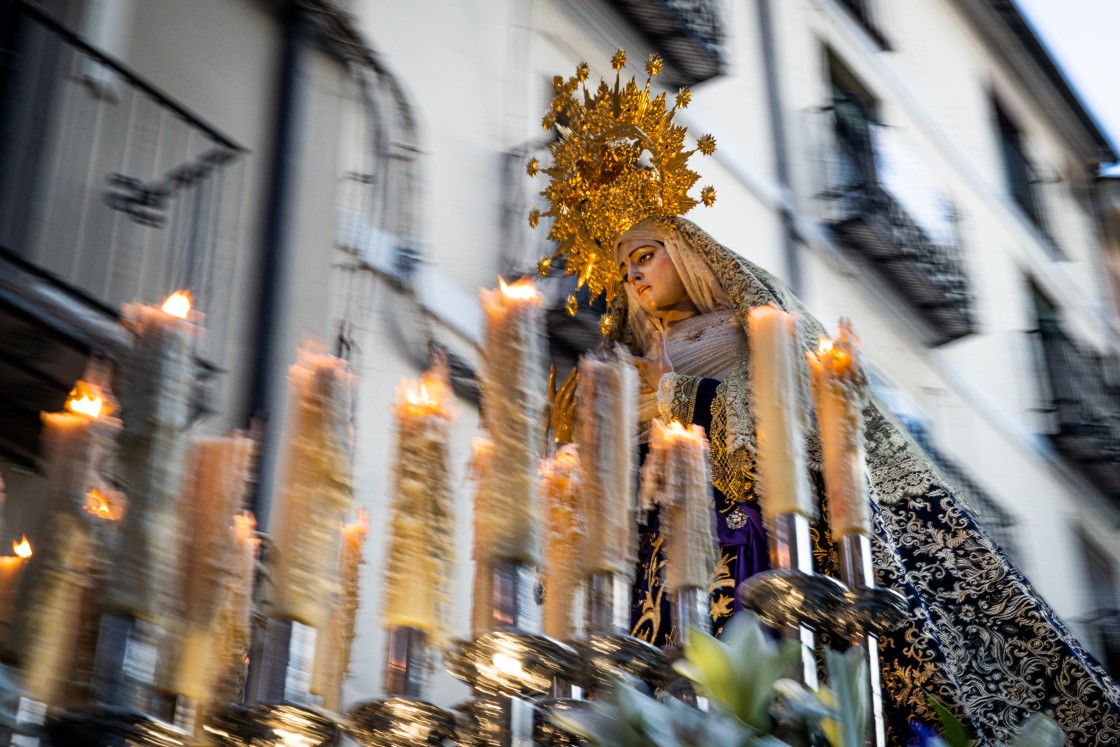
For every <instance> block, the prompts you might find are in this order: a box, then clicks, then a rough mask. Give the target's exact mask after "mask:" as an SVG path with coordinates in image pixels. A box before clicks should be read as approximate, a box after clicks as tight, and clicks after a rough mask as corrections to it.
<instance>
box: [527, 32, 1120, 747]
mask: <svg viewBox="0 0 1120 747" xmlns="http://www.w3.org/2000/svg"><path fill="white" fill-rule="evenodd" d="M620 54H621V53H620ZM614 62H615V69H616V71H618V70H620V69H621V67H622V65H624V64H625V58H624V57H621V58H620V57H619V56H616V58H615V60H614ZM658 69H659V63H657V62H656V60H651V62H650V63H649V64H648V65H647V72H649V73H650V77H653V76H654V75H656V73H657V70H658ZM586 77H587V69H586V66H585V65H581V66H580V67H579V68H578V69H577V73H576V75H575V76H574V77H573V78H570V79H568V80H567V81H564V80H562V79H559V78H558V79H557V80H556V101H554V104H553V108H552V113H551V114H550V115H549V116H548V117H546V121H545V124H546V126H547V125H549V124H553V123H555V118H556V113H557V112H564V115H565V119H566V120H567V122H568V127H566V128H565V129H562V130H561V138H560V140H559V141H558V143H557V144H556V145H554V146H553V148H552V154H553V159H554V161H555V164H554V166H553V167H551V168H550V169H548V170H546V173H548V174H549V176H550V177H551V183H550V184H549V186H548V188H546V190H545V191H544V193H543V194H545V196H546V197H548V198H549V200H550V202H551V209H550V210H549V211H548V213H546V215H548V216H550V217H552V218H553V227H552V231H551V233H550V236H551V237H552V238H554V239H556V240H557V241H558V242H559V249H558V250H557V254H556V255H555V257H556V258H563V260H564V261H565V262H566V263H567V267H566V269H567V271H569V272H572V273H576V274H578V275H579V278H580V282H581V283H586V284H587V285H589V286H591V292H592V295H593V296H594V295H597V293H598V292H605V293H607V295H608V297H609V298H611V299H612V300H611V304H610V310H609V311H608V313H607V314H606V315H605V316H604V317H603V320H602V323H601V329H602V331H603V332H604V334H605V335H607V336H608V337H610V338H612V339H614V340H616V341H618V342H620V343H622V344H623V345H625V346H626V347H627V348H628V349H629V350H630V352H631V353H632V354H633V355H635V356H637V357H639V358H640V359H641V361H640V364H639V367H640V369H641V371H640V372H641V374H642V379H643V382H644V386H643V392H642V395H641V402H640V419H641V423H640V425H639V427H640V429H641V433H642V436H643V440H644V441H648V432H649V426H650V422H651V421H652V419H653V418H654V417H662V418H666V419H668V418H673V419H676V420H679V421H682V422H684V423H697V424H700V425H702V426H703V427H704V429H705V431H706V432H707V434H708V438H709V442H710V455H711V467H712V477H713V480H712V482H713V495H714V499H715V501H714V504H715V509H716V510H715V520H716V529H717V532H716V534H717V536H718V539H719V544H720V549H721V558H720V562H719V565H718V568H717V572H716V574H715V576H714V578H713V580H712V587H711V609H710V611H711V619H712V622H713V629H714V630H716V631H718V630H719V629H720V628H722V625H723V623H724V622H726V620H727V619H728V618H729V617H730V616H731V615H732V614H733V613H734V612H735V611H736V605H737V602H736V595H735V589H736V587H737V586H738V585H739V583H740V582H742V581H743V580H744V579H746V578H748V577H749V576H751V575H753V574H754V573H757V572H759V571H761V570H763V569H765V568H767V567H768V548H767V541H766V530H765V526H764V522H763V519H762V515H761V513H760V511H759V508H758V504H757V499H756V490H755V481H754V474H755V461H754V456H755V450H756V446H757V443H756V440H755V429H754V416H753V409H752V403H751V397H750V392H751V382H750V375H751V369H750V349H749V345H748V339H747V336H746V334H745V332H744V330H745V329H746V325H747V314H748V312H749V310H750V309H751V308H752V307H755V306H761V305H765V304H769V303H772V304H775V305H777V306H778V307H780V308H782V309H784V310H786V311H791V312H795V313H796V314H797V315H798V316H799V317H800V329H801V335H802V339H801V342H802V345H803V347H804V349H805V350H806V351H808V350H813V349H816V345H817V339H818V336H819V335H821V334H823V333H824V332H825V330H824V327H823V326H822V325H821V324H820V323H819V322H818V321H817V320H816V319H815V318H814V317H813V316H812V314H810V313H809V311H808V310H807V309H806V308H805V307H804V306H803V305H802V304H801V302H800V301H799V300H798V299H797V298H796V297H795V296H794V295H793V294H792V293H791V292H790V291H789V289H788V288H786V286H785V285H784V284H783V283H782V282H781V281H780V280H778V279H777V278H775V277H774V276H772V275H770V274H769V273H767V272H766V271H765V270H763V269H761V268H759V267H757V266H756V265H754V264H752V263H751V262H749V261H747V260H745V259H743V258H742V257H741V256H739V255H737V254H735V253H734V252H732V251H730V250H729V249H727V248H725V247H723V246H721V245H720V244H719V243H718V242H717V241H715V240H714V239H713V238H712V237H711V236H709V235H708V234H707V233H705V232H704V231H703V230H701V229H700V228H698V227H697V226H696V225H695V224H693V223H692V222H690V221H688V220H685V219H683V218H680V217H678V216H679V214H680V213H683V212H685V211H686V210H687V209H688V208H690V207H692V205H694V204H696V201H695V200H691V199H690V198H688V197H687V190H688V189H689V188H691V187H692V185H693V184H694V183H695V181H696V179H697V176H696V175H695V173H694V172H691V171H688V170H687V168H686V167H684V166H683V163H684V159H685V158H687V155H688V153H684V154H683V155H684V158H679V157H678V156H679V155H681V153H682V151H681V146H682V144H683V139H684V131H683V128H680V127H678V126H675V125H672V124H671V119H672V114H673V112H674V111H675V110H676V109H677V108H682V107H683V106H685V105H687V103H688V94H687V92H682V93H681V94H678V96H677V101H676V105H675V106H674V107H673V109H671V110H667V109H666V106H665V98H664V95H661V96H658V97H653V98H652V99H651V98H650V96H649V91H650V84H649V81H648V80H647V82H646V86H645V89H644V90H643V89H642V87H640V86H639V85H637V84H636V83H635V82H634V81H630V82H629V83H628V84H622V83H621V82H620V81H619V80H618V79H617V78H616V81H615V85H614V87H613V89H612V88H610V87H609V86H608V85H607V84H605V83H604V84H602V85H601V86H600V87H599V88H598V90H597V92H596V93H595V94H594V95H593V96H590V95H588V96H587V97H586V98H585V97H584V95H583V94H580V95H578V96H576V95H573V94H575V93H576V90H577V88H578V87H579V85H580V84H582V83H583V82H584V81H585V80H586ZM697 149H698V150H700V151H701V152H702V153H705V154H707V153H709V152H711V150H712V149H714V140H712V139H711V138H710V136H705V137H704V138H701V139H700V142H699V144H698V148H697ZM645 151H648V152H650V153H651V154H652V157H651V158H650V162H651V163H652V166H643V165H642V162H641V156H642V153H643V152H645ZM592 165H594V166H595V167H596V168H597V169H598V170H597V171H596V170H595V169H592V168H589V167H590V166H592ZM536 168H537V165H536V163H535V162H533V163H531V164H530V173H532V172H534V171H535V170H536ZM643 173H644V177H645V178H644V181H643V178H642V177H643ZM592 174H594V175H595V176H594V177H592ZM573 185H576V187H573ZM620 195H621V196H620ZM713 199H714V194H713V193H712V192H711V191H710V190H708V189H705V190H704V191H703V192H702V193H701V200H702V201H704V202H705V203H709V204H710V202H712V200H713ZM642 210H644V211H645V215H646V216H652V217H641V215H640V212H641V211H642ZM659 213H663V215H659ZM538 217H539V216H538V215H536V214H534V215H533V216H532V217H531V218H530V221H531V222H532V223H534V224H535V222H536V220H537V219H538ZM546 262H547V260H546ZM863 436H864V448H865V451H866V459H867V471H868V475H869V478H870V486H871V495H872V511H873V516H874V530H875V532H874V538H873V550H874V565H875V570H876V577H877V582H878V583H879V584H880V585H881V586H885V587H889V588H892V589H894V590H896V591H898V592H900V593H901V594H903V595H904V596H905V598H906V600H907V603H908V607H909V614H908V616H907V619H906V621H905V623H904V624H903V626H902V627H901V628H900V629H899V630H897V631H895V632H894V633H892V634H889V635H887V636H885V637H884V638H882V639H881V641H880V658H881V661H882V666H883V671H882V679H883V684H884V689H885V693H886V700H887V703H886V706H887V716H888V729H889V730H890V732H891V733H890V735H889V737H890V739H889V741H890V743H892V744H903V743H905V742H906V740H907V738H908V736H909V734H908V721H909V720H911V719H914V718H917V719H921V720H926V721H932V720H933V718H934V717H933V714H932V712H931V711H930V710H929V702H928V697H929V696H932V697H933V698H935V699H936V700H937V701H939V702H940V703H941V704H942V705H944V706H946V707H947V708H948V709H949V710H950V711H952V712H953V713H954V715H956V716H957V717H958V718H960V719H961V720H962V721H964V722H965V723H966V724H968V725H969V726H971V728H972V729H973V731H974V733H975V734H976V735H977V736H978V737H979V738H980V739H981V741H983V742H992V741H1002V740H1006V739H1008V738H1009V737H1010V736H1011V734H1012V733H1013V732H1014V730H1015V728H1016V726H1017V725H1018V724H1019V723H1020V722H1022V721H1023V720H1024V719H1025V718H1026V717H1027V716H1028V715H1030V714H1031V713H1034V712H1042V713H1045V714H1047V715H1048V716H1050V717H1051V718H1053V719H1054V720H1055V721H1056V722H1057V723H1058V724H1059V725H1060V726H1061V728H1062V729H1063V731H1064V732H1065V734H1066V737H1067V739H1068V741H1069V743H1071V744H1116V743H1120V688H1117V686H1116V684H1115V683H1114V682H1113V681H1112V679H1111V678H1110V677H1109V676H1108V674H1107V673H1106V672H1105V671H1104V669H1103V668H1102V667H1101V666H1100V665H1099V664H1098V663H1097V662H1096V661H1095V660H1094V659H1093V658H1092V657H1091V656H1090V655H1089V654H1088V653H1087V652H1086V651H1085V649H1084V648H1083V647H1082V646H1081V645H1080V644H1079V643H1078V642H1077V641H1076V640H1075V639H1074V638H1073V636H1072V635H1070V633H1069V631H1068V630H1067V629H1066V628H1065V626H1064V625H1063V624H1062V622H1061V621H1060V620H1059V619H1058V618H1057V617H1056V615H1055V614H1054V612H1053V611H1052V610H1051V609H1050V607H1049V605H1047V603H1046V602H1045V601H1044V600H1043V599H1042V598H1041V597H1039V595H1038V594H1037V593H1036V592H1035V590H1034V588H1033V587H1032V586H1031V584H1030V582H1029V581H1027V580H1026V579H1025V578H1024V577H1023V575H1022V574H1021V573H1019V571H1018V570H1016V569H1015V567H1014V566H1013V565H1012V564H1011V562H1010V561H1009V560H1008V558H1007V557H1006V556H1005V555H1004V554H1003V552H1002V551H1001V550H1000V549H999V548H998V547H997V546H996V545H995V544H994V543H993V542H992V540H991V539H990V538H989V536H988V535H987V534H986V533H985V531H984V530H983V528H982V527H981V526H980V525H979V524H978V523H977V522H976V521H975V519H974V518H973V516H972V514H971V513H970V511H969V509H968V507H967V506H966V505H965V504H964V502H963V501H962V500H961V499H960V498H959V497H958V495H957V493H956V491H955V489H954V488H953V486H952V485H951V484H950V483H949V482H948V481H947V480H946V479H945V478H944V476H943V475H941V474H940V472H939V471H938V469H937V468H936V467H935V466H934V465H933V463H932V462H931V461H930V459H929V458H928V457H927V456H926V455H925V453H924V452H923V451H922V450H921V448H920V447H919V446H918V445H917V444H916V443H915V442H914V441H913V440H912V439H911V438H910V437H909V435H908V434H907V432H906V431H905V430H904V429H903V428H902V427H901V426H900V425H899V424H898V423H897V422H896V421H895V419H894V418H893V416H892V415H891V414H890V412H889V411H888V410H887V409H886V408H885V407H883V406H882V405H880V404H879V403H878V402H877V401H876V400H875V398H874V397H871V398H870V400H869V402H868V404H867V406H866V408H865V411H864V433H863ZM807 440H808V443H807V449H806V453H807V454H808V455H809V456H808V462H809V464H808V465H807V468H808V469H809V470H810V473H811V474H812V475H814V481H815V483H816V484H817V485H818V486H819V485H820V483H821V481H820V478H819V475H820V445H819V439H818V437H817V436H816V434H815V433H814V432H813V430H812V428H810V429H809V433H808V436H807ZM818 492H822V491H818ZM821 499H822V500H823V499H824V496H823V495H821ZM821 513H822V515H827V512H823V511H822V512H821ZM640 530H641V531H640V546H639V568H638V572H637V578H636V581H635V586H634V604H633V622H634V631H633V632H634V634H635V635H637V636H639V637H642V638H644V639H646V640H649V641H651V642H654V643H664V642H665V641H666V639H667V638H668V637H669V636H670V634H671V631H670V630H669V624H670V623H669V619H668V615H667V613H666V611H667V603H666V602H665V600H664V594H663V593H662V576H661V572H662V565H663V560H662V556H661V552H660V543H661V539H660V535H659V532H658V528H657V518H656V514H653V515H652V516H651V517H650V518H649V520H648V522H647V523H646V524H644V525H642V526H640ZM814 545H815V547H814V555H815V560H816V562H817V566H818V571H819V572H822V573H826V574H828V575H832V576H836V575H837V567H836V566H837V560H836V553H835V550H834V546H833V542H832V538H831V534H830V531H829V527H828V526H827V523H826V522H825V521H824V520H821V521H819V522H818V523H817V524H816V525H815V527H814ZM927 694H928V695H927Z"/></svg>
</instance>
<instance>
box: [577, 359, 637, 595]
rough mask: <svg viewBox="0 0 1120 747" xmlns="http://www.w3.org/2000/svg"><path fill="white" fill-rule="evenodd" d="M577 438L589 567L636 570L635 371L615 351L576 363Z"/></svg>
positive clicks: (590, 570) (630, 572)
mask: <svg viewBox="0 0 1120 747" xmlns="http://www.w3.org/2000/svg"><path fill="white" fill-rule="evenodd" d="M577 400H578V402H577V413H578V414H577V421H578V426H577V428H578V438H577V440H578V443H579V445H580V446H579V451H580V465H581V472H582V481H583V491H582V492H583V505H584V508H583V511H584V514H585V515H586V516H588V517H594V520H593V521H590V522H589V523H588V526H587V547H586V560H585V568H586V570H587V572H588V573H619V574H622V575H624V576H628V577H629V576H632V575H633V573H634V566H635V558H636V554H637V548H636V532H635V530H634V528H635V522H634V508H633V507H634V496H635V493H636V489H635V488H636V481H637V450H638V443H637V441H638V431H637V423H638V415H637V409H638V372H637V370H635V368H634V367H633V366H632V365H631V364H630V363H628V362H627V361H624V360H621V359H620V357H619V356H618V355H617V354H610V355H606V356H603V355H588V356H585V357H584V358H582V359H581V360H580V363H579V390H578V393H577Z"/></svg>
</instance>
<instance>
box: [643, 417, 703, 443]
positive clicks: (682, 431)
mask: <svg viewBox="0 0 1120 747" xmlns="http://www.w3.org/2000/svg"><path fill="white" fill-rule="evenodd" d="M653 422H654V427H653V430H654V440H657V441H660V442H662V443H676V442H678V441H700V440H702V439H703V438H704V429H703V428H701V427H700V426H698V425H689V426H686V425H685V424H684V423H682V422H681V421H679V420H676V419H673V420H670V421H669V422H668V423H662V422H661V421H660V420H654V421H653Z"/></svg>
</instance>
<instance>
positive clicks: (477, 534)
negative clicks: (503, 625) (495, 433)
mask: <svg viewBox="0 0 1120 747" xmlns="http://www.w3.org/2000/svg"><path fill="white" fill-rule="evenodd" d="M493 462H494V444H493V442H492V441H490V439H487V438H476V439H474V442H473V443H472V444H471V478H472V479H473V481H474V511H473V517H474V520H473V523H472V527H473V535H474V536H473V539H472V541H471V560H472V561H474V577H473V585H472V587H471V633H472V634H473V635H475V636H479V635H481V634H482V633H485V632H487V631H488V630H490V629H491V628H492V627H493V621H494V606H493V601H492V597H493V591H494V577H493V575H492V574H493V570H494V566H493V558H492V557H491V552H492V549H493V547H494V542H493V538H492V536H491V534H490V533H491V531H492V529H493V527H492V526H491V524H490V516H491V515H492V513H493V511H492V509H491V508H490V504H491V502H492V494H493V492H494V486H493V480H492V479H491V477H492V470H491V467H492V465H493Z"/></svg>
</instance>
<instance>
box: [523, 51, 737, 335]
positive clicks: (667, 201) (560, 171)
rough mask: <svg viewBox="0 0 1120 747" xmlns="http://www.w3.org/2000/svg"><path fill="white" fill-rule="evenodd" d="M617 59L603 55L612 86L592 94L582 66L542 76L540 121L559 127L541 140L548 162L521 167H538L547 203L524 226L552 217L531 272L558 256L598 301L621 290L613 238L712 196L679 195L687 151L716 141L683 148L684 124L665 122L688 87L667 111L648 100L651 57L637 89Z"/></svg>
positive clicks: (682, 103)
mask: <svg viewBox="0 0 1120 747" xmlns="http://www.w3.org/2000/svg"><path fill="white" fill-rule="evenodd" d="M624 65H626V52H624V51H623V50H621V49H620V50H618V51H617V52H615V54H614V57H612V58H611V66H612V67H613V68H614V70H615V79H614V87H613V88H612V87H610V86H609V85H608V84H607V82H606V81H605V80H600V81H599V87H598V88H597V89H595V91H594V92H592V91H589V90H588V88H587V86H586V83H587V77H588V73H589V70H588V66H587V63H586V62H581V63H579V65H578V66H576V72H575V75H573V76H572V77H570V78H568V79H567V80H564V78H563V77H562V76H559V75H557V76H556V77H555V78H553V79H552V86H553V89H554V90H555V95H554V96H553V98H552V104H551V106H550V107H549V110H548V113H547V114H545V116H544V120H543V121H542V123H541V124H542V125H543V126H544V129H546V130H547V129H549V128H551V127H553V126H555V127H556V129H557V131H558V132H559V133H560V137H559V139H558V140H556V141H555V142H553V143H552V144H551V145H550V146H549V151H550V152H551V154H552V166H551V167H549V168H541V166H540V163H539V161H538V160H537V159H536V158H535V157H534V158H531V159H530V160H529V163H528V168H527V170H528V172H529V176H536V175H537V173H538V172H540V171H543V172H544V173H545V174H546V175H547V176H548V177H549V184H548V186H547V187H546V188H545V189H544V191H542V192H541V194H542V195H543V196H544V197H545V198H546V199H547V200H548V202H549V209H548V210H547V211H545V212H544V213H542V212H541V211H540V210H538V209H536V208H534V209H533V210H532V211H531V212H530V213H529V225H530V226H532V227H534V228H536V226H537V224H538V223H539V222H540V218H541V216H542V215H544V216H548V217H550V218H552V228H551V230H549V233H548V238H550V239H552V240H553V241H556V242H557V243H558V244H559V246H558V247H557V249H556V251H555V252H553V254H552V256H551V257H544V258H543V259H541V261H540V263H539V264H538V266H537V270H538V271H539V272H540V274H541V275H547V274H548V272H549V270H550V269H551V268H552V262H553V261H554V260H556V259H559V258H560V257H566V260H567V262H566V265H565V267H564V274H565V275H578V278H579V279H578V282H577V285H576V289H577V290H578V289H580V288H582V287H583V286H585V285H586V286H587V287H588V290H589V291H590V293H591V298H598V296H599V294H601V293H606V294H607V301H608V302H610V301H611V300H613V299H614V297H615V294H617V293H618V290H619V288H620V286H621V282H620V281H621V278H620V276H619V272H618V262H617V260H616V259H615V256H614V241H615V238H617V237H618V236H619V235H620V234H622V233H623V232H624V231H626V230H627V229H628V228H630V227H631V226H633V225H634V224H635V223H637V222H638V221H640V220H641V219H643V218H646V217H649V216H651V215H682V214H684V213H687V212H688V211H689V210H691V209H692V207H693V206H694V205H696V204H697V202H703V203H704V204H705V205H708V206H710V205H712V203H714V202H715V199H716V191H715V189H714V188H712V187H704V188H703V189H701V190H700V199H699V200H696V199H694V198H692V197H689V195H688V190H689V189H691V188H692V186H693V185H694V184H696V181H697V180H698V179H699V178H700V176H699V174H697V173H696V172H695V171H693V170H692V169H690V168H688V158H689V156H691V155H692V154H693V153H695V152H696V151H700V152H701V153H702V154H704V155H711V154H712V153H713V152H714V151H715V149H716V139H715V138H714V137H712V136H711V135H703V136H702V137H700V139H699V140H697V143H696V147H695V148H693V149H692V150H685V149H684V142H685V132H686V129H685V128H684V127H682V126H680V125H676V124H673V115H675V114H676V113H677V111H678V110H680V109H684V108H685V107H686V106H688V104H689V101H691V99H692V92H691V91H690V90H689V89H688V88H682V89H680V90H679V91H678V92H677V96H676V100H675V102H674V103H673V107H672V108H671V109H667V108H666V105H665V94H664V93H659V94H657V95H656V96H654V97H653V98H650V82H651V81H652V80H653V78H655V77H657V75H659V74H660V73H661V66H662V62H661V58H660V57H659V56H657V55H651V56H650V58H649V60H647V61H646V68H645V69H646V74H647V77H646V82H645V86H642V87H639V85H638V83H637V81H636V80H635V79H633V78H631V79H630V80H629V81H628V82H627V83H626V84H625V85H623V84H622V82H621V72H620V71H621V70H622V68H623V66H624ZM579 91H581V92H582V95H579V94H578V93H577V92H579ZM647 153H648V154H649V155H648V157H645V154H647ZM577 308H578V303H577V301H576V297H575V296H574V295H572V296H569V298H568V302H567V309H568V313H569V314H575V313H576V310H577Z"/></svg>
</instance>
